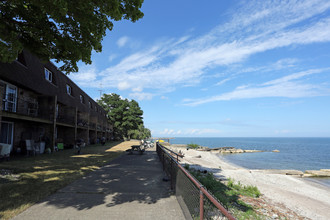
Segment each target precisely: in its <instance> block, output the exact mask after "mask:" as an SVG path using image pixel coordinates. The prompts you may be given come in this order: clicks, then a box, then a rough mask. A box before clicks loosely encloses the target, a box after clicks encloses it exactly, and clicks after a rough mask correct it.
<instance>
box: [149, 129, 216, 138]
mask: <svg viewBox="0 0 330 220" xmlns="http://www.w3.org/2000/svg"><path fill="white" fill-rule="evenodd" d="M153 133H156V132H155V131H153ZM221 133H222V131H221V130H218V129H211V128H202V129H198V128H191V129H185V130H181V129H179V130H175V129H168V128H165V129H164V130H163V131H160V132H159V134H160V135H173V136H175V135H183V136H185V135H187V136H189V135H194V136H196V135H205V134H208V135H217V134H221Z"/></svg>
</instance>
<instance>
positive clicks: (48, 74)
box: [45, 68, 53, 82]
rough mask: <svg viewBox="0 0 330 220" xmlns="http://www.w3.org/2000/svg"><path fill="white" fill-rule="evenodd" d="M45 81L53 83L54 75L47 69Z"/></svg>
mask: <svg viewBox="0 0 330 220" xmlns="http://www.w3.org/2000/svg"><path fill="white" fill-rule="evenodd" d="M45 79H46V80H47V81H49V82H53V73H52V72H51V71H49V70H48V69H46V68H45Z"/></svg>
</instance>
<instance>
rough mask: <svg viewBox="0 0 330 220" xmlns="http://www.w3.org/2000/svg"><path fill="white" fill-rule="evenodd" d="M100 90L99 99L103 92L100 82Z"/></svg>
mask: <svg viewBox="0 0 330 220" xmlns="http://www.w3.org/2000/svg"><path fill="white" fill-rule="evenodd" d="M98 91H99V92H100V99H101V97H102V93H103V90H102V83H100V89H99V90H98Z"/></svg>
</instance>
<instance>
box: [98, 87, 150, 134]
mask: <svg viewBox="0 0 330 220" xmlns="http://www.w3.org/2000/svg"><path fill="white" fill-rule="evenodd" d="M98 104H99V105H101V106H102V107H103V108H104V109H105V110H106V111H107V112H108V118H109V120H110V122H111V123H112V124H113V127H114V128H113V129H114V135H115V138H116V139H123V138H129V139H130V138H135V139H144V138H147V137H150V136H151V132H150V130H149V129H146V128H144V126H143V111H142V110H141V108H140V106H139V104H138V103H137V102H136V101H135V100H131V101H129V100H128V99H122V98H121V97H120V96H119V95H117V94H115V93H111V94H103V96H102V97H101V99H100V100H98Z"/></svg>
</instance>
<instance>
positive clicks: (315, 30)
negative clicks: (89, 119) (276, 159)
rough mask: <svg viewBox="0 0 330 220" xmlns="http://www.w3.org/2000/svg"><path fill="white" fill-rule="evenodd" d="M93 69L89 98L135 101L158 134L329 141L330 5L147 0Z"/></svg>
mask: <svg viewBox="0 0 330 220" xmlns="http://www.w3.org/2000/svg"><path fill="white" fill-rule="evenodd" d="M142 11H143V12H144V14H145V16H144V18H142V19H141V20H139V21H137V22H136V23H131V22H129V21H119V22H115V23H114V29H113V31H111V32H108V33H107V36H106V37H105V38H104V39H103V51H102V52H101V53H93V56H92V61H93V64H92V65H84V64H82V63H81V64H80V65H79V68H80V70H79V72H78V73H75V74H71V75H70V78H71V79H72V80H73V81H74V82H76V83H77V84H78V85H79V86H80V87H81V88H82V89H83V90H85V91H86V92H87V94H89V95H90V96H91V97H92V98H94V99H97V98H99V97H100V90H102V92H103V93H117V94H120V95H121V96H122V97H124V98H128V99H135V100H137V101H138V102H139V104H140V106H141V108H142V110H143V111H144V123H145V126H146V127H148V128H149V129H150V130H151V131H152V135H153V136H154V137H159V136H162V137H163V136H166V137H168V136H169V137H330V113H329V112H330V111H329V110H330V1H328V0H325V1H317V0H315V1H312V0H308V1H301V0H299V1H218V0H208V1H191V0H189V1H188V0H180V1H174V0H168V1H160V0H145V2H144V4H143V7H142Z"/></svg>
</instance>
